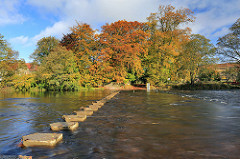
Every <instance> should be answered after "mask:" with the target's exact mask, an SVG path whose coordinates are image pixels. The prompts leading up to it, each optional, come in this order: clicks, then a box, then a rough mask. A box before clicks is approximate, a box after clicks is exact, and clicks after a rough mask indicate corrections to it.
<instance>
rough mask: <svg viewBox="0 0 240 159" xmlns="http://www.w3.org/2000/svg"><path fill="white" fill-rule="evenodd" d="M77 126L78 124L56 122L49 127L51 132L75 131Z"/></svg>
mask: <svg viewBox="0 0 240 159" xmlns="http://www.w3.org/2000/svg"><path fill="white" fill-rule="evenodd" d="M78 126H79V124H78V122H57V123H52V124H50V127H51V129H52V130H53V131H60V130H71V131H73V130H75V129H77V128H78Z"/></svg>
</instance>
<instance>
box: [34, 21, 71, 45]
mask: <svg viewBox="0 0 240 159" xmlns="http://www.w3.org/2000/svg"><path fill="white" fill-rule="evenodd" d="M67 32H69V24H68V23H67V22H64V21H59V22H56V23H55V24H54V25H53V26H50V27H47V28H46V29H45V30H43V31H41V32H40V33H39V34H38V35H36V36H34V37H33V38H32V40H33V41H35V42H37V41H38V40H39V39H41V38H43V37H47V36H54V37H56V38H61V37H62V35H63V34H66V33H67Z"/></svg>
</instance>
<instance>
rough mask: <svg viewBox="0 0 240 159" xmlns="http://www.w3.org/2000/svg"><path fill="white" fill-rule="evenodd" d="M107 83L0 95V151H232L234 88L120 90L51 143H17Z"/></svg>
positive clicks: (239, 106)
mask: <svg viewBox="0 0 240 159" xmlns="http://www.w3.org/2000/svg"><path fill="white" fill-rule="evenodd" d="M109 93H110V92H108V91H101V90H97V91H83V92H75V93H73V92H68V93H42V94H21V93H13V94H1V95H0V121H1V122H0V154H5V155H18V154H21V155H31V156H33V157H34V158H56V159H58V158H60V159H61V158H63V159H64V158H126V159H127V158H146V159H147V158H220V159H221V158H239V155H240V151H239V149H240V124H239V123H240V100H239V98H240V91H239V90H231V91H170V92H160V91H159V92H155V91H152V92H146V91H121V92H120V94H118V95H117V96H115V97H114V98H113V99H111V100H110V101H109V102H108V103H106V104H105V105H104V106H103V107H102V108H101V109H100V110H99V111H98V112H96V113H94V115H93V116H92V117H89V118H87V120H86V121H85V122H83V123H80V127H79V128H78V129H77V130H76V131H74V132H68V131H67V132H62V133H63V134H64V139H63V141H62V142H61V143H60V144H58V145H57V146H56V147H55V148H44V147H42V148H36V147H35V148H25V149H23V148H19V147H17V144H18V143H19V141H20V139H21V136H23V135H27V134H30V133H34V132H51V130H50V129H49V123H52V122H57V121H62V119H61V116H62V115H63V114H71V113H72V112H73V111H74V110H77V109H79V107H80V106H86V105H88V104H90V103H91V102H93V101H96V100H100V99H101V98H103V97H105V96H106V95H108V94H109Z"/></svg>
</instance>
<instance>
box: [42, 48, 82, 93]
mask: <svg viewBox="0 0 240 159" xmlns="http://www.w3.org/2000/svg"><path fill="white" fill-rule="evenodd" d="M37 74H38V76H37V83H38V84H39V85H42V87H43V88H45V89H47V90H76V89H78V87H80V86H81V83H79V78H80V75H79V74H78V70H77V67H76V62H75V60H74V54H73V52H72V51H71V50H67V49H66V48H65V47H62V46H60V45H58V46H56V47H54V48H53V50H52V51H51V52H50V53H49V54H48V56H46V57H45V58H44V59H43V60H42V64H41V65H40V67H39V68H38V72H37Z"/></svg>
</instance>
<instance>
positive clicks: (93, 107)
mask: <svg viewBox="0 0 240 159" xmlns="http://www.w3.org/2000/svg"><path fill="white" fill-rule="evenodd" d="M87 108H89V109H90V110H93V111H95V112H96V111H98V108H99V107H98V106H94V105H89V106H88V107H86V108H85V109H84V110H89V109H87Z"/></svg>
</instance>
